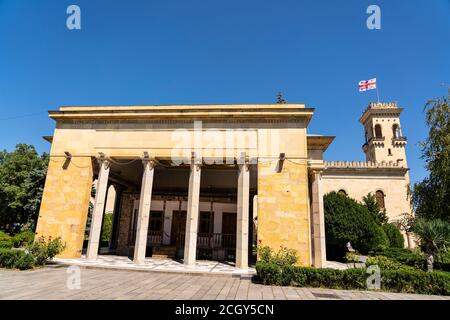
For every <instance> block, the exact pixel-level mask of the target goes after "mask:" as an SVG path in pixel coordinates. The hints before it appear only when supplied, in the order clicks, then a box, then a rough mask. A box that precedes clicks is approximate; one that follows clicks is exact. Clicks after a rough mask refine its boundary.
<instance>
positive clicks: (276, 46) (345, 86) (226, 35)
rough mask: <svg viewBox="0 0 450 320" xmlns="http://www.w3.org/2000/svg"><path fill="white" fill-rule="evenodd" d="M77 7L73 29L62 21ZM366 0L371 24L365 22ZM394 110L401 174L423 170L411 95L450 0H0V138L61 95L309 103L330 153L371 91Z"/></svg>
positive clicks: (434, 62) (418, 88) (38, 133)
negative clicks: (364, 85)
mask: <svg viewBox="0 0 450 320" xmlns="http://www.w3.org/2000/svg"><path fill="white" fill-rule="evenodd" d="M70 4H77V5H79V6H80V7H81V11H82V12H81V15H82V30H80V31H69V30H68V29H67V28H66V18H67V14H66V8H67V6H68V5H70ZM370 4H378V5H379V6H380V7H381V10H382V29H381V30H379V31H371V30H368V29H367V28H366V19H367V17H368V15H367V14H366V9H367V7H368V6H369V5H370ZM372 77H377V78H378V82H379V90H380V98H381V100H383V101H398V103H399V104H400V105H401V106H403V107H404V108H405V112H404V114H403V117H402V126H403V132H404V134H405V135H406V136H407V137H408V139H409V145H408V147H407V148H408V160H409V164H410V167H411V177H412V180H413V181H417V180H419V179H422V178H423V177H424V176H425V175H426V171H425V169H424V168H423V165H424V163H423V161H422V160H421V159H420V150H419V148H418V146H417V143H418V141H421V140H423V139H424V138H425V137H426V133H427V130H426V127H425V125H424V115H423V112H422V110H423V106H424V104H425V102H426V101H427V100H428V99H430V98H433V97H438V96H443V95H444V94H445V93H446V89H445V88H444V87H442V86H440V85H439V84H440V83H443V82H444V83H450V0H422V1H418V0H417V1H405V0H389V1H381V0H371V1H364V0H345V1H331V0H330V1H312V0H311V1H299V0H290V1H283V0H269V1H267V0H265V1H261V0H239V1H238V0H226V1H223V0H222V1H218V0H203V1H200V0H170V1H153V0H146V1H144V0H140V1H137V0H135V1H133V0H130V1H107V0H101V1H100V0H72V1H65V0H58V1H56V0H55V1H50V0H47V1H45V0H40V1H31V0H30V1H25V0H20V1H17V0H0V109H1V114H0V148H1V149H8V150H11V149H13V148H14V145H15V144H17V143H29V144H34V145H35V146H36V147H37V149H38V150H39V151H48V150H49V145H48V143H47V142H45V141H43V140H42V138H41V137H42V136H43V135H51V134H52V132H53V128H54V122H53V121H51V120H49V119H48V118H47V114H46V111H47V110H49V109H56V108H57V107H58V106H60V105H120V104H122V105H133V104H176V103H179V104H193V103H211V104H221V103H224V104H226V103H271V102H274V101H275V96H276V93H277V92H278V91H280V90H281V91H283V92H284V93H285V98H286V99H287V100H288V101H289V102H292V103H294V102H296V103H306V104H307V106H309V107H314V108H316V113H315V116H314V119H313V121H312V123H311V125H310V130H309V132H310V133H315V134H324V135H336V136H337V138H336V140H335V142H334V143H333V145H332V146H331V147H330V149H329V151H328V152H327V154H326V158H327V159H332V160H363V159H364V155H363V152H362V150H361V145H362V143H363V139H364V138H363V129H362V127H361V125H360V124H359V123H358V118H359V116H360V115H361V112H362V110H363V109H364V108H365V107H366V106H367V104H368V102H370V101H372V100H375V99H376V95H375V91H371V92H367V93H359V92H358V90H357V83H358V81H359V80H362V79H370V78H372Z"/></svg>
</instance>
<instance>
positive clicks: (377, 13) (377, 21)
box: [366, 4, 381, 30]
mask: <svg viewBox="0 0 450 320" xmlns="http://www.w3.org/2000/svg"><path fill="white" fill-rule="evenodd" d="M366 12H367V14H370V16H369V17H368V18H367V21H366V25H367V28H368V29H369V30H380V29H381V8H380V7H379V6H377V5H376V4H372V5H370V6H369V7H367V11H366Z"/></svg>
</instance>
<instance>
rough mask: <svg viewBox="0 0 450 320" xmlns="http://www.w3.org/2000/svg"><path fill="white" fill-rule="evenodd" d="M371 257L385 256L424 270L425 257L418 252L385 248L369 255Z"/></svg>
mask: <svg viewBox="0 0 450 320" xmlns="http://www.w3.org/2000/svg"><path fill="white" fill-rule="evenodd" d="M369 254H370V255H371V256H385V257H388V258H390V259H392V260H395V261H397V262H400V263H401V264H404V265H407V266H411V267H414V268H416V269H421V270H424V268H425V267H426V257H425V256H424V255H423V254H422V253H421V252H420V251H413V250H410V249H400V248H386V249H382V250H375V251H371V252H370V253H369Z"/></svg>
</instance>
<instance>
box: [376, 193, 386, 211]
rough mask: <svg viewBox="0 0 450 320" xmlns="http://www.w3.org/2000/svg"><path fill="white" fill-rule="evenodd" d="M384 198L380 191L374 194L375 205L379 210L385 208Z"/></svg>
mask: <svg viewBox="0 0 450 320" xmlns="http://www.w3.org/2000/svg"><path fill="white" fill-rule="evenodd" d="M384 197H385V195H384V193H383V191H381V190H378V191H377V192H376V193H375V198H376V199H377V203H378V206H379V207H380V209H384V208H385V205H384Z"/></svg>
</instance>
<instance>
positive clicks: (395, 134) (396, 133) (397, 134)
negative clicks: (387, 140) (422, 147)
mask: <svg viewBox="0 0 450 320" xmlns="http://www.w3.org/2000/svg"><path fill="white" fill-rule="evenodd" d="M392 137H394V139H397V138H400V137H401V134H400V127H399V125H398V124H394V125H393V126H392Z"/></svg>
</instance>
